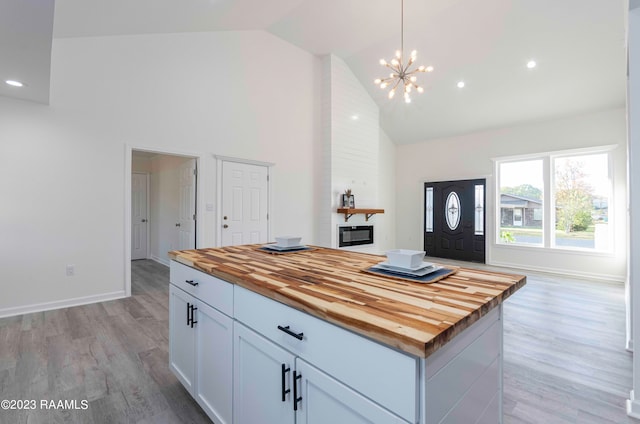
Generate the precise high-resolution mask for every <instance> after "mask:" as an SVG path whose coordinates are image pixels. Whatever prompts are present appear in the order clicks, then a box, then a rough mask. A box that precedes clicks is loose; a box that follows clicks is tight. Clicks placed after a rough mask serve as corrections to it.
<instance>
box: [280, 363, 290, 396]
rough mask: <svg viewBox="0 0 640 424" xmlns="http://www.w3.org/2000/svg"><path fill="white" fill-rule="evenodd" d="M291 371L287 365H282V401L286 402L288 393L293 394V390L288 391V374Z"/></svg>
mask: <svg viewBox="0 0 640 424" xmlns="http://www.w3.org/2000/svg"><path fill="white" fill-rule="evenodd" d="M289 371H291V368H290V367H287V366H286V365H285V364H282V401H283V402H284V401H285V399H286V396H287V393H291V389H286V390H285V386H286V385H287V373H288V372H289Z"/></svg>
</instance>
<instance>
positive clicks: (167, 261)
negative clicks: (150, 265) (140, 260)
mask: <svg viewBox="0 0 640 424" xmlns="http://www.w3.org/2000/svg"><path fill="white" fill-rule="evenodd" d="M151 260H152V261H156V262H158V263H159V264H162V265H164V266H170V263H169V259H162V258H159V257H157V256H156V255H151Z"/></svg>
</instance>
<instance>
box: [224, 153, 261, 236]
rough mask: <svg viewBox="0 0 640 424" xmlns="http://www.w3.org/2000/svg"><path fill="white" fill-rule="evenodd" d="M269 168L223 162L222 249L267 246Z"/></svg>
mask: <svg viewBox="0 0 640 424" xmlns="http://www.w3.org/2000/svg"><path fill="white" fill-rule="evenodd" d="M268 175H269V168H268V167H267V166H262V165H254V164H248V163H239V162H231V161H223V162H222V208H221V209H222V246H235V245H239V244H249V243H266V242H268V241H269V238H268V237H269V235H268V227H269V225H268V210H269V209H268V205H269V203H268V202H269V199H268V190H267V182H268Z"/></svg>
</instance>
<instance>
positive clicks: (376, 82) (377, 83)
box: [373, 78, 382, 85]
mask: <svg viewBox="0 0 640 424" xmlns="http://www.w3.org/2000/svg"><path fill="white" fill-rule="evenodd" d="M381 82H382V80H381V79H380V78H376V79H375V80H374V81H373V83H374V84H375V85H380V83H381Z"/></svg>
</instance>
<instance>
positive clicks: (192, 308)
mask: <svg viewBox="0 0 640 424" xmlns="http://www.w3.org/2000/svg"><path fill="white" fill-rule="evenodd" d="M197 310H198V308H196V307H195V305H191V328H193V324H197V323H198V321H195V320H194V319H193V312H194V311H197Z"/></svg>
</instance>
